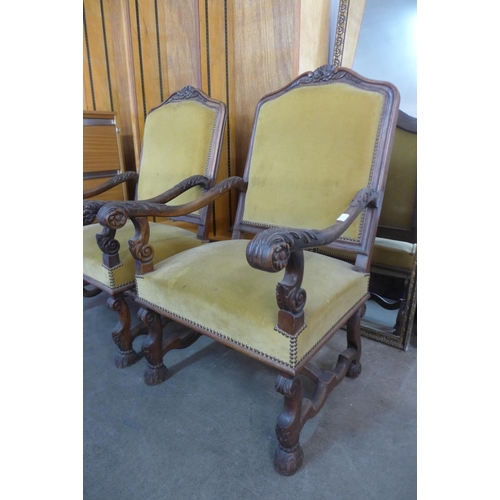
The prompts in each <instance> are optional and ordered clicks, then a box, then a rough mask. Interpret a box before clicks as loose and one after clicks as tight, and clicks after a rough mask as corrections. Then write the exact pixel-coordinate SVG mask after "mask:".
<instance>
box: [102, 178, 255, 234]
mask: <svg viewBox="0 0 500 500" xmlns="http://www.w3.org/2000/svg"><path fill="white" fill-rule="evenodd" d="M246 186H247V183H246V181H244V180H243V179H241V178H240V177H229V178H227V179H225V180H224V181H222V182H220V183H219V184H217V185H216V186H214V187H213V188H212V189H209V190H208V191H207V192H205V193H204V194H202V195H201V196H199V197H198V198H197V199H196V200H194V201H191V202H189V203H184V204H183V205H163V204H161V203H154V202H150V201H125V202H109V203H106V205H104V206H103V207H102V208H101V209H100V210H99V212H98V214H97V220H98V221H99V223H100V224H101V225H103V226H105V227H109V228H111V229H120V228H121V227H123V226H124V225H125V223H126V222H127V219H128V218H129V217H178V216H180V215H187V214H190V213H191V212H194V211H196V210H199V209H200V208H202V207H204V206H206V205H208V204H209V203H211V202H212V201H214V200H215V199H217V198H219V197H220V196H221V195H223V194H224V193H227V192H228V191H230V190H231V189H239V190H240V191H245V190H246Z"/></svg>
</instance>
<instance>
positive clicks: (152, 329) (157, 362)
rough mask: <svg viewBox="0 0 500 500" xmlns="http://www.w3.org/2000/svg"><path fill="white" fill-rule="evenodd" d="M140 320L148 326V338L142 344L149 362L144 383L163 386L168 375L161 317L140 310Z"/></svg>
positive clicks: (145, 310)
mask: <svg viewBox="0 0 500 500" xmlns="http://www.w3.org/2000/svg"><path fill="white" fill-rule="evenodd" d="M138 315H139V318H140V319H141V321H143V322H144V323H145V324H146V325H147V326H148V330H149V333H148V338H147V339H146V340H145V341H144V342H143V344H142V352H143V353H144V357H145V358H146V360H147V362H148V367H147V368H146V371H145V372H144V381H145V382H146V384H148V385H157V384H161V383H162V382H163V381H164V380H165V379H166V378H167V375H168V370H167V367H166V366H165V365H164V364H163V352H162V337H163V325H162V322H161V319H160V315H159V314H157V313H155V312H153V311H149V310H147V309H143V308H141V309H139V313H138Z"/></svg>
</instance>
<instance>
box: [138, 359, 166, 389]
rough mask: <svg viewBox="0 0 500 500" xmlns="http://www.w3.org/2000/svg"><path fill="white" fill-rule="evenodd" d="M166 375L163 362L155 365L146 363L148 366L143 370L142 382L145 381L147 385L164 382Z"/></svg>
mask: <svg viewBox="0 0 500 500" xmlns="http://www.w3.org/2000/svg"><path fill="white" fill-rule="evenodd" d="M167 376H168V370H167V367H166V366H165V365H164V364H163V363H161V364H159V365H156V366H151V365H150V364H149V363H148V367H147V368H146V371H145V372H144V382H146V384H147V385H158V384H161V383H162V382H164V381H165V380H166V379H167Z"/></svg>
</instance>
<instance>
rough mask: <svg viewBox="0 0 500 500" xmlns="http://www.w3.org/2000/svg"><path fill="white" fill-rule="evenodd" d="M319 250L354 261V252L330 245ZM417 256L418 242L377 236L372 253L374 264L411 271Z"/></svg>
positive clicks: (325, 253)
mask: <svg viewBox="0 0 500 500" xmlns="http://www.w3.org/2000/svg"><path fill="white" fill-rule="evenodd" d="M318 251H319V252H320V253H322V254H324V255H330V256H331V257H336V258H339V259H346V260H349V261H351V262H354V258H355V256H354V254H353V253H350V252H344V251H342V252H341V251H339V250H333V249H331V248H328V247H322V248H319V249H318ZM416 258H417V244H416V243H407V242H406V241H397V240H389V239H386V238H375V244H374V246H373V254H372V261H371V263H372V266H373V265H375V266H382V267H387V268H393V269H397V270H401V271H407V272H410V271H411V270H412V268H413V263H414V262H415V259H416Z"/></svg>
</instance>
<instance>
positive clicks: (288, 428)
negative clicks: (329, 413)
mask: <svg viewBox="0 0 500 500" xmlns="http://www.w3.org/2000/svg"><path fill="white" fill-rule="evenodd" d="M275 387H276V390H277V391H278V392H279V393H280V394H282V395H283V396H284V397H285V401H284V403H283V408H282V410H281V413H280V414H279V416H278V419H277V421H276V436H277V438H278V443H279V444H278V448H277V449H276V454H275V456H274V468H275V469H276V472H278V473H279V474H281V475H282V476H292V475H293V474H295V473H296V472H297V470H298V469H299V468H300V466H301V465H302V459H303V457H304V452H303V451H302V448H301V446H300V443H299V436H300V431H301V429H302V425H303V424H302V422H301V413H302V380H301V379H300V376H299V375H297V376H296V377H294V378H288V377H287V376H286V375H285V376H283V375H281V374H279V375H278V377H277V379H276V384H275Z"/></svg>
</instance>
